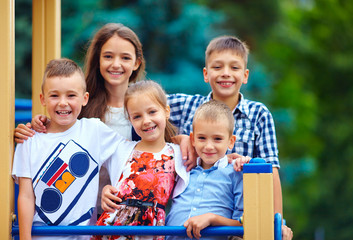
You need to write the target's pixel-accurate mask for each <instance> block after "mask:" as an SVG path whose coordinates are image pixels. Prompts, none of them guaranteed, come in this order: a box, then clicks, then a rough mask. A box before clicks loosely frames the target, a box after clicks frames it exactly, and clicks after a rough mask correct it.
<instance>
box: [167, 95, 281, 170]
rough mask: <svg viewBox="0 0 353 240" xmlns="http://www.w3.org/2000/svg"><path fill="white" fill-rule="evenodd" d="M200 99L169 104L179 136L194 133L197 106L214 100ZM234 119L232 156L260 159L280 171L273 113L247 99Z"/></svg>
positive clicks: (172, 99) (185, 98)
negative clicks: (234, 154) (236, 154)
mask: <svg viewBox="0 0 353 240" xmlns="http://www.w3.org/2000/svg"><path fill="white" fill-rule="evenodd" d="M211 94H212V93H210V94H208V95H207V96H201V95H187V94H180V93H178V94H171V95H169V96H168V104H169V106H170V110H171V114H170V120H171V121H172V123H173V124H174V125H175V126H176V127H177V128H178V129H179V133H180V134H186V135H189V134H190V132H192V120H193V118H194V114H195V111H196V109H197V107H198V106H200V105H201V104H203V103H205V102H208V101H209V100H210V99H211V98H212V97H211ZM233 116H234V119H235V129H234V135H235V136H236V138H237V139H236V142H235V145H234V147H233V149H232V150H231V151H230V150H228V154H229V153H234V152H235V153H238V154H240V155H243V156H250V157H251V158H255V157H259V158H263V159H265V160H266V162H268V163H271V164H272V166H273V167H277V168H279V167H280V165H279V161H278V149H277V139H276V131H275V124H274V121H273V118H272V115H271V113H270V111H269V110H268V109H267V107H266V106H265V105H264V104H263V103H260V102H255V101H250V100H247V99H244V97H243V95H242V94H240V101H239V103H238V105H237V106H236V108H235V109H234V111H233Z"/></svg>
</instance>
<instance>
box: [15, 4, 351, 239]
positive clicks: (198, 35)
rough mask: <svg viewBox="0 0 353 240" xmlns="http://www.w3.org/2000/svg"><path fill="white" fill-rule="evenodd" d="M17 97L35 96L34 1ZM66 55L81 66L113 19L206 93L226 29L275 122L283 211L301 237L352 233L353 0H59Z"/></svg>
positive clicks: (24, 18)
mask: <svg viewBox="0 0 353 240" xmlns="http://www.w3.org/2000/svg"><path fill="white" fill-rule="evenodd" d="M15 4H16V7H15V10H16V97H17V98H30V97H31V11H30V9H31V6H32V3H31V1H30V0H16V1H15ZM61 5H62V56H63V57H68V58H72V59H74V60H76V61H77V62H79V63H80V64H81V65H82V62H83V56H84V54H85V52H86V48H87V44H88V41H89V39H90V38H91V37H92V36H93V34H94V33H95V31H96V30H97V29H99V28H100V27H101V26H102V25H104V24H105V23H108V22H121V23H123V24H125V25H127V26H129V27H130V28H132V29H133V30H134V31H135V32H136V33H137V34H138V36H139V37H140V39H141V41H142V43H143V46H144V53H145V57H146V62H147V77H148V78H150V79H153V80H156V81H158V82H160V83H161V84H162V85H163V87H164V88H165V89H166V90H167V92H169V93H172V92H185V93H190V94H194V93H200V94H207V93H208V92H209V91H210V88H209V86H208V85H207V84H205V83H204V82H203V77H202V68H203V66H204V51H205V48H206V46H207V44H208V42H209V41H210V40H211V39H212V38H213V37H215V36H218V35H221V34H231V35H237V36H238V37H239V38H241V39H243V40H245V41H246V42H247V43H248V45H249V46H250V49H251V54H250V61H249V69H250V79H249V83H248V84H247V85H244V86H243V89H242V92H243V93H244V94H245V95H246V97H248V98H251V99H254V100H258V101H262V102H264V103H265V104H266V105H267V106H268V107H269V109H270V110H271V111H272V113H273V115H274V118H275V121H276V128H277V135H278V143H279V150H280V161H281V166H282V167H281V170H280V174H281V180H282V188H283V201H284V217H285V218H286V220H287V224H288V225H289V226H290V227H291V228H292V229H293V231H294V235H295V239H303V240H306V239H308V240H311V239H352V235H353V228H352V227H351V226H350V224H351V223H352V222H353V205H352V204H351V202H352V201H353V181H352V180H353V174H352V171H353V161H352V160H351V157H352V156H353V147H350V144H351V143H352V142H353V137H352V136H353V121H352V120H351V116H352V113H353V112H352V107H353V106H352V105H353V98H352V95H353V85H352V84H351V82H352V76H353V31H352V29H353V26H352V25H353V14H352V13H353V2H352V1H349V0H320V1H315V0H249V1H242V0H219V1H213V0H193V1H192V0H160V1H153V0H117V1H108V0H100V1H98V0H85V1H71V0H70V1H69V0H62V4H61Z"/></svg>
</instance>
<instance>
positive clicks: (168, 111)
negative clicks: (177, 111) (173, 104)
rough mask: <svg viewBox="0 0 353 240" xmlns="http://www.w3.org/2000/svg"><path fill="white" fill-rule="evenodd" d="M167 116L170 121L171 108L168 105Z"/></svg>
mask: <svg viewBox="0 0 353 240" xmlns="http://www.w3.org/2000/svg"><path fill="white" fill-rule="evenodd" d="M165 114H166V115H167V119H169V117H170V107H169V106H168V105H167V107H166V108H165Z"/></svg>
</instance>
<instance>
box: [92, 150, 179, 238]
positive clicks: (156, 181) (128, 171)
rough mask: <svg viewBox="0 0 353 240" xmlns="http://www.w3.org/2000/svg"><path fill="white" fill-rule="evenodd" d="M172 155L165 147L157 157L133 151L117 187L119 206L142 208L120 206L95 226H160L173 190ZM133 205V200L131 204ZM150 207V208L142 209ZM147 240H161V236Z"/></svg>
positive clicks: (162, 224)
mask: <svg viewBox="0 0 353 240" xmlns="http://www.w3.org/2000/svg"><path fill="white" fill-rule="evenodd" d="M174 180H175V167H174V151H173V148H172V147H171V146H169V145H168V144H167V145H166V146H165V147H164V148H163V150H162V151H161V152H159V153H149V152H142V151H138V150H133V151H132V153H131V155H130V157H129V160H128V161H127V163H126V165H125V167H124V169H123V172H122V175H121V177H120V179H119V182H118V184H117V189H118V193H117V196H118V197H119V198H121V199H122V202H123V203H124V202H127V201H130V199H137V200H141V201H140V202H143V203H144V206H138V207H137V206H127V205H126V204H127V203H125V204H120V205H119V208H118V209H117V210H115V212H114V213H112V212H104V213H103V214H102V215H101V216H100V218H99V219H98V221H97V223H96V225H99V226H107V225H111V226H137V225H143V226H164V225H165V206H166V205H167V203H168V199H169V196H170V194H171V192H172V190H173V187H174ZM132 201H135V200H132ZM146 205H152V206H146ZM138 238H139V237H138V236H93V237H92V239H95V240H100V239H102V240H103V239H109V240H112V239H138ZM149 238H150V239H164V237H162V236H154V237H152V236H151V237H149Z"/></svg>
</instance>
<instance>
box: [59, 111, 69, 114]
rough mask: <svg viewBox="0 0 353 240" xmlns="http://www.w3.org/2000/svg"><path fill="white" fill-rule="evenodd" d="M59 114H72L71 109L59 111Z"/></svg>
mask: <svg viewBox="0 0 353 240" xmlns="http://www.w3.org/2000/svg"><path fill="white" fill-rule="evenodd" d="M57 113H58V114H70V113H71V111H57Z"/></svg>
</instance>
